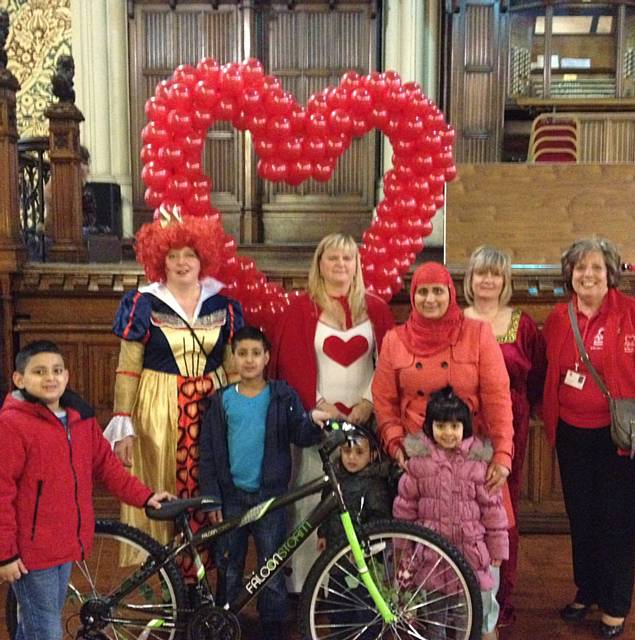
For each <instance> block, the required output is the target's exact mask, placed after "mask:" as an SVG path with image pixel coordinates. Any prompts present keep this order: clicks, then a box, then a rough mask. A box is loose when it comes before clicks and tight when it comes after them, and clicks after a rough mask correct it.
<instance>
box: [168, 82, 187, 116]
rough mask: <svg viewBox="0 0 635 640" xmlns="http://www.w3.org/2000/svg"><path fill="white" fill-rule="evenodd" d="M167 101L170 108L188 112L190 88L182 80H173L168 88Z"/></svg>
mask: <svg viewBox="0 0 635 640" xmlns="http://www.w3.org/2000/svg"><path fill="white" fill-rule="evenodd" d="M167 103H168V105H169V107H170V108H171V109H180V110H181V111H187V112H189V110H190V108H191V106H192V90H191V89H190V86H189V85H187V84H185V83H183V82H175V83H173V84H172V86H171V87H170V88H169V89H168V98H167Z"/></svg>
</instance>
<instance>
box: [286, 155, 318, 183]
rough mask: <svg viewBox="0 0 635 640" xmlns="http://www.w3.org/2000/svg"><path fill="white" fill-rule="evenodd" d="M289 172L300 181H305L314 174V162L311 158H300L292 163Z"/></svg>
mask: <svg viewBox="0 0 635 640" xmlns="http://www.w3.org/2000/svg"><path fill="white" fill-rule="evenodd" d="M289 174H290V175H293V176H294V177H295V179H298V180H299V182H298V183H297V184H300V182H304V181H305V180H308V179H309V178H310V177H311V175H312V174H313V164H312V163H311V162H310V161H309V160H303V159H302V158H300V159H299V160H297V161H296V162H293V163H291V165H290V166H289Z"/></svg>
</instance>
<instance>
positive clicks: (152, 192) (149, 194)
mask: <svg viewBox="0 0 635 640" xmlns="http://www.w3.org/2000/svg"><path fill="white" fill-rule="evenodd" d="M142 175H143V174H142ZM143 199H144V201H145V203H146V204H147V205H148V206H149V207H150V208H151V209H156V208H157V207H158V206H159V205H160V204H161V202H163V191H157V190H156V189H153V188H152V187H148V188H147V189H146V191H145V194H144V196H143Z"/></svg>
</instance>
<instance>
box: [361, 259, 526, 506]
mask: <svg viewBox="0 0 635 640" xmlns="http://www.w3.org/2000/svg"><path fill="white" fill-rule="evenodd" d="M410 303H411V305H412V311H411V312H410V316H409V318H408V320H407V321H406V323H405V324H403V325H401V326H399V327H396V328H395V329H392V330H391V331H389V332H388V333H387V334H386V337H385V338H384V343H383V346H382V349H381V353H380V355H379V360H378V362H377V367H376V369H375V376H374V378H373V384H372V393H373V401H374V404H375V414H376V416H377V424H378V430H379V435H380V438H381V440H382V442H383V445H384V447H385V448H386V450H387V451H388V453H389V454H390V455H391V456H392V457H393V458H395V459H396V460H397V462H399V464H400V465H402V466H403V465H404V464H405V462H406V454H405V452H404V449H403V440H404V438H405V436H406V435H408V434H410V433H417V432H419V431H421V430H422V428H423V422H424V419H425V415H426V405H427V403H428V398H429V397H430V394H431V393H433V392H434V391H438V390H439V389H443V388H444V387H446V386H447V385H451V386H452V387H453V389H454V391H455V393H456V394H457V396H459V397H460V398H461V399H462V400H463V401H464V402H466V403H467V404H468V406H469V407H470V409H471V411H472V414H473V416H474V425H473V427H474V432H475V433H476V434H478V435H481V436H482V437H485V438H489V439H490V440H491V442H492V446H493V449H494V454H493V457H492V461H491V463H490V465H489V468H488V471H487V477H486V480H487V484H488V487H489V488H490V489H492V490H493V489H497V488H500V487H502V486H503V485H504V484H505V480H506V478H507V476H508V475H509V472H510V470H511V466H512V453H513V444H512V441H513V435H514V432H513V427H512V405H511V399H510V394H509V376H508V375H507V369H506V368H505V361H504V360H503V356H502V354H501V350H500V348H499V347H498V344H497V343H496V339H495V338H494V335H493V334H492V331H491V329H490V327H489V326H488V325H486V324H485V323H483V322H480V321H479V320H471V319H469V318H465V317H464V316H463V313H462V312H461V309H460V308H459V306H458V305H457V303H456V291H455V289H454V284H453V283H452V277H451V276H450V273H449V272H448V270H447V269H446V268H445V267H443V266H442V265H440V264H438V263H435V262H426V263H424V264H422V265H421V266H420V267H419V268H418V269H417V270H416V271H415V273H414V275H413V277H412V285H411V287H410ZM508 515H509V514H508Z"/></svg>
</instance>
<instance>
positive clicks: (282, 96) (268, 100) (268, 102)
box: [264, 89, 293, 116]
mask: <svg viewBox="0 0 635 640" xmlns="http://www.w3.org/2000/svg"><path fill="white" fill-rule="evenodd" d="M292 104H293V103H292V101H291V100H290V98H289V95H288V94H286V93H285V92H284V91H282V89H272V90H271V91H268V92H267V94H266V96H265V104H264V106H265V111H266V112H267V113H268V114H269V115H270V116H282V115H285V114H286V113H288V112H289V111H290V110H291V105H292Z"/></svg>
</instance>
